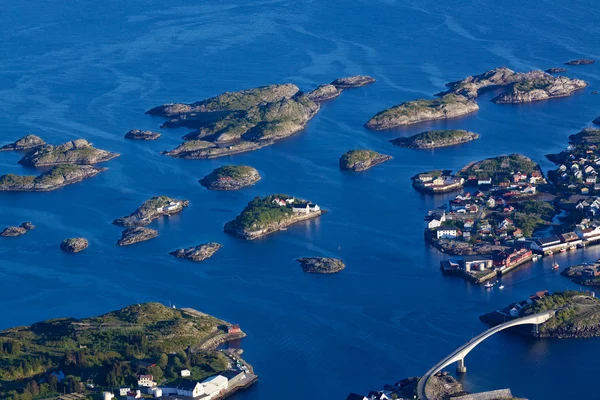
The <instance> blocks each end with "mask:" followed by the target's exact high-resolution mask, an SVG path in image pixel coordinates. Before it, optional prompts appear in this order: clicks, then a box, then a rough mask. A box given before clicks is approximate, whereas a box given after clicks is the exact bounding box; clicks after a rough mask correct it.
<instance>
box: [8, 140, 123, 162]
mask: <svg viewBox="0 0 600 400" xmlns="http://www.w3.org/2000/svg"><path fill="white" fill-rule="evenodd" d="M117 156H119V154H117V153H110V152H108V151H105V150H100V149H96V148H95V147H93V146H92V144H91V143H89V142H88V141H87V140H85V139H77V140H73V141H71V142H67V143H64V144H61V145H58V146H53V145H51V144H48V145H45V146H42V147H40V148H38V149H36V150H34V151H32V152H30V153H27V154H26V155H25V156H24V157H23V158H22V159H21V160H20V161H19V163H21V164H23V165H27V166H31V167H43V166H51V165H59V164H79V165H89V164H96V163H100V162H104V161H108V160H110V159H112V158H115V157H117Z"/></svg>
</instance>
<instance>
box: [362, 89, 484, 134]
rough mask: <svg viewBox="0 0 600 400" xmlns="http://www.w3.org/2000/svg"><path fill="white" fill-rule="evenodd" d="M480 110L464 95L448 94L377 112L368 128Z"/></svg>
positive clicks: (389, 127) (443, 117) (404, 123)
mask: <svg viewBox="0 0 600 400" xmlns="http://www.w3.org/2000/svg"><path fill="white" fill-rule="evenodd" d="M477 110H479V106H478V105H477V103H475V102H474V101H472V100H469V99H467V98H466V97H464V96H460V95H454V94H448V95H445V96H443V97H441V98H439V99H432V100H424V99H420V100H413V101H407V102H405V103H402V104H399V105H397V106H394V107H391V108H388V109H387V110H383V111H380V112H379V113H377V114H375V116H373V117H372V118H371V119H370V120H369V121H367V123H366V124H365V127H366V128H369V129H375V130H382V129H391V128H395V127H398V126H403V125H410V124H417V123H419V122H425V121H433V120H438V119H447V118H456V117H460V116H463V115H467V114H470V113H472V112H475V111H477Z"/></svg>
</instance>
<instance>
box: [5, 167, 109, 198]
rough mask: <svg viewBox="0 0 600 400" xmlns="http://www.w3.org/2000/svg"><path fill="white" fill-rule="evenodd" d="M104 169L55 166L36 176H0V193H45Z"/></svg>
mask: <svg viewBox="0 0 600 400" xmlns="http://www.w3.org/2000/svg"><path fill="white" fill-rule="evenodd" d="M102 171H106V168H95V167H92V166H91V165H71V164H64V165H57V166H55V167H53V168H52V169H51V170H49V171H46V172H44V173H42V174H41V175H38V176H33V175H25V176H23V175H15V174H7V175H2V176H0V191H4V192H47V191H50V190H55V189H58V188H60V187H63V186H66V185H70V184H72V183H76V182H79V181H82V180H84V179H87V178H91V177H93V176H96V175H97V174H99V173H100V172H102Z"/></svg>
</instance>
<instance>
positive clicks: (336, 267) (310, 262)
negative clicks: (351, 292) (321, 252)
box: [296, 257, 346, 274]
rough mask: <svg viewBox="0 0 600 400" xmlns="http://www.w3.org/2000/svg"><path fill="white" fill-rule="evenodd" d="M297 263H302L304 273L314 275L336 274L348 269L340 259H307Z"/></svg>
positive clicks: (301, 259)
mask: <svg viewBox="0 0 600 400" xmlns="http://www.w3.org/2000/svg"><path fill="white" fill-rule="evenodd" d="M296 261H298V262H299V263H300V266H301V267H302V270H303V271H304V272H309V273H314V274H335V273H336V272H340V271H341V270H343V269H344V268H346V265H345V264H344V262H343V261H342V260H340V259H338V258H330V257H305V258H299V259H297V260H296Z"/></svg>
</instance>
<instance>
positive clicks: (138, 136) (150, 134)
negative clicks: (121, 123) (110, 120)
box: [125, 129, 161, 140]
mask: <svg viewBox="0 0 600 400" xmlns="http://www.w3.org/2000/svg"><path fill="white" fill-rule="evenodd" d="M159 137H161V134H160V133H158V132H154V131H148V130H146V131H143V130H140V129H132V130H130V131H129V132H127V133H126V134H125V139H132V140H156V139H158V138H159Z"/></svg>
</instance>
